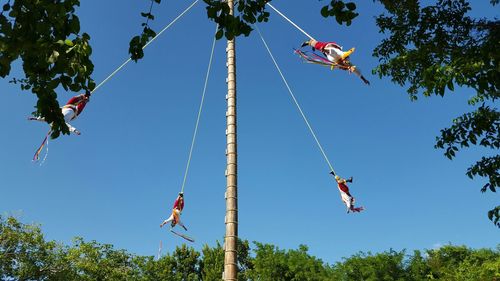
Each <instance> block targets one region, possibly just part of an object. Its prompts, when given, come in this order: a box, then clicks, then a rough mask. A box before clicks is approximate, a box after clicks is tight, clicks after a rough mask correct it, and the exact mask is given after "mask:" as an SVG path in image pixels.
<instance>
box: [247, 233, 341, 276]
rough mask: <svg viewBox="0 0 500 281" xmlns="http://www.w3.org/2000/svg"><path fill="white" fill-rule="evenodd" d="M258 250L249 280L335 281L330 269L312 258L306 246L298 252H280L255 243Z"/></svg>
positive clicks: (271, 247) (271, 246)
mask: <svg viewBox="0 0 500 281" xmlns="http://www.w3.org/2000/svg"><path fill="white" fill-rule="evenodd" d="M254 244H255V246H256V249H255V250H254V251H255V254H256V256H255V259H254V260H253V269H251V270H249V273H248V277H249V280H276V281H295V280H297V281H298V280H304V281H316V280H318V281H319V280H325V281H326V280H333V279H332V278H331V276H330V268H329V267H328V266H327V265H325V264H324V263H323V262H322V261H321V260H319V259H317V258H315V257H313V256H310V255H309V254H308V253H307V251H308V248H307V246H305V245H300V246H299V249H298V250H289V251H285V250H280V249H279V248H277V247H276V246H273V245H270V244H262V243H258V242H254Z"/></svg>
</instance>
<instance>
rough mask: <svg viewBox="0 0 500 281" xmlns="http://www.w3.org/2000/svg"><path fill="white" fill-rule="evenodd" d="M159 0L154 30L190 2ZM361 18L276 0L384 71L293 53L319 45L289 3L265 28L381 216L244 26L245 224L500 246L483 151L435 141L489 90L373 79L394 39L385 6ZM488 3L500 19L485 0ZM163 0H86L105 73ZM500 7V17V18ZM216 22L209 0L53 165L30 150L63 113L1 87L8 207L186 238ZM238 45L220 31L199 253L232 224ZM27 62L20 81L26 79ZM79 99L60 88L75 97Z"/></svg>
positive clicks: (291, 242) (62, 97) (319, 246)
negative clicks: (416, 92)
mask: <svg viewBox="0 0 500 281" xmlns="http://www.w3.org/2000/svg"><path fill="white" fill-rule="evenodd" d="M162 2H163V3H162V4H161V5H160V6H158V5H155V7H154V10H153V13H154V14H155V16H156V19H155V21H154V22H153V23H152V25H153V27H154V28H155V29H156V30H160V29H161V28H162V27H164V26H165V25H167V24H168V23H169V22H171V21H172V19H174V18H175V17H176V16H177V15H179V14H180V13H181V12H182V10H184V9H185V8H186V7H187V6H188V5H189V4H190V3H191V1H162ZM357 2H358V9H359V13H360V16H359V17H358V18H357V19H356V20H355V21H354V22H353V24H352V26H350V27H348V28H347V27H345V26H339V25H338V24H337V23H336V22H335V21H334V20H333V19H332V18H329V19H324V18H322V17H321V16H320V14H319V11H320V9H321V6H322V5H326V4H327V1H305V0H300V1H295V0H294V1H273V4H274V6H275V7H277V8H278V9H280V10H281V11H282V12H283V13H285V14H286V15H287V16H288V17H289V18H291V19H292V20H293V21H295V22H296V23H297V24H298V25H299V26H301V27H302V28H303V29H304V30H305V31H307V32H308V33H309V34H311V35H312V36H313V37H315V38H316V39H318V40H323V41H336V42H338V43H339V44H340V45H343V46H344V49H348V48H350V47H356V52H355V53H354V54H353V55H352V61H353V62H355V63H356V64H358V65H359V66H360V67H361V68H362V69H363V70H364V73H365V76H366V77H367V78H368V79H369V80H370V81H371V83H372V84H371V86H366V85H364V84H363V83H362V82H361V80H359V78H357V77H356V76H354V75H349V74H348V73H345V72H342V71H337V70H334V71H330V70H329V69H328V68H324V67H321V66H317V65H309V64H305V63H303V62H301V60H300V59H299V57H297V56H296V55H294V54H293V48H296V47H298V46H300V44H301V43H302V42H303V41H304V40H305V39H307V38H306V37H305V36H304V35H303V34H302V33H301V32H300V31H298V30H297V29H295V28H294V27H293V26H291V25H290V24H289V23H288V22H286V21H285V20H284V19H283V18H281V17H280V16H279V15H277V14H276V13H274V12H273V11H271V10H270V12H271V19H270V22H269V23H267V24H261V25H260V29H261V31H262V33H263V35H264V37H265V39H266V40H267V42H268V44H269V47H270V48H271V51H272V52H273V54H274V56H275V57H276V60H277V61H278V64H279V65H280V67H281V68H282V70H283V73H284V75H285V77H286V78H287V79H288V82H289V84H290V87H291V88H292V90H293V92H294V94H295V95H296V96H297V99H298V100H299V102H300V103H301V106H302V108H303V110H304V112H305V114H306V115H307V117H308V118H309V121H310V122H311V125H312V126H313V128H314V129H315V131H316V133H317V136H318V138H319V140H320V142H321V144H322V145H323V147H324V149H325V151H326V153H327V155H328V157H329V159H330V161H331V162H332V164H333V167H334V168H335V170H336V171H337V172H338V173H339V174H340V175H342V176H344V177H349V176H354V183H353V184H351V185H350V187H351V193H352V194H353V195H354V196H355V197H356V199H357V203H358V204H359V205H363V206H365V208H366V211H365V212H363V213H360V214H346V212H345V207H344V205H343V203H342V202H341V201H340V197H339V193H338V190H337V188H336V184H335V182H334V181H333V179H332V177H331V176H330V175H329V174H328V172H329V168H328V165H327V164H326V162H325V161H324V159H323V157H322V155H321V153H320V151H319V150H318V148H317V146H316V144H315V142H314V139H313V138H312V136H311V135H310V133H309V131H308V129H307V127H306V125H305V123H304V122H303V120H302V118H301V116H300V114H299V112H298V111H297V109H296V108H295V106H294V104H293V102H292V100H291V98H290V96H289V94H288V92H287V89H286V87H285V85H284V84H283V82H282V80H281V78H280V76H279V74H278V73H277V71H276V69H275V68H274V65H273V63H272V61H271V59H270V57H269V55H268V53H267V51H266V50H265V48H264V46H263V44H262V42H261V40H260V37H259V36H258V33H257V32H255V33H253V34H252V36H250V37H247V38H244V37H241V38H238V39H237V42H236V46H237V51H236V53H237V79H238V80H237V92H238V122H239V123H238V141H239V143H238V154H239V171H238V172H239V178H238V181H239V182H238V188H239V190H238V192H239V236H240V237H241V238H243V239H248V240H250V241H259V242H264V243H272V244H274V245H277V246H278V247H280V248H282V249H290V248H297V247H298V245H299V244H306V245H308V246H309V247H310V253H311V254H313V255H315V256H317V257H319V258H321V259H323V260H324V261H326V262H329V263H333V262H336V261H340V260H341V258H342V257H348V256H350V255H352V254H355V253H356V252H358V251H371V252H379V251H384V250H389V249H390V248H393V249H396V250H401V249H408V250H410V251H411V250H413V249H429V248H433V247H437V246H439V245H443V244H447V243H452V244H465V245H467V246H470V247H474V248H478V247H496V246H497V244H498V243H499V242H500V239H499V230H498V229H497V228H496V227H494V226H493V224H492V223H491V222H490V221H489V220H488V219H487V217H486V212H487V211H488V210H489V209H491V208H492V207H494V206H496V205H497V204H498V195H496V194H492V193H487V194H481V193H480V191H479V189H480V187H481V186H482V185H483V184H484V183H485V181H484V180H482V179H478V180H475V181H472V180H470V179H469V178H468V177H467V176H466V175H465V171H466V169H467V167H469V166H470V165H471V164H472V163H474V162H475V161H476V160H478V159H479V158H480V157H481V155H483V153H492V152H491V151H480V150H478V149H469V150H465V151H463V152H460V153H459V154H458V157H457V158H456V159H455V160H453V161H449V160H448V159H447V158H445V157H444V156H443V154H442V151H439V150H436V149H434V148H433V146H434V143H435V137H436V136H437V135H438V134H439V130H440V129H442V128H445V127H447V126H449V125H450V124H451V120H452V119H453V118H454V117H457V116H459V115H461V114H463V113H464V112H467V111H470V110H472V109H473V108H472V107H470V106H468V105H467V102H466V101H467V99H468V98H470V97H471V96H472V95H473V94H474V92H473V91H472V90H470V89H458V90H457V91H456V92H455V93H453V94H449V95H447V96H445V97H444V98H441V97H432V98H421V99H419V101H418V102H411V101H410V100H409V98H408V96H407V94H406V92H405V89H404V88H401V87H399V86H397V85H394V84H392V83H391V82H390V80H388V79H379V78H378V77H376V76H374V75H372V74H371V69H373V68H374V67H375V66H376V65H377V59H375V58H373V57H372V56H371V53H372V50H373V49H374V47H375V46H376V45H377V44H378V42H379V41H380V40H381V38H383V35H381V34H379V33H378V29H377V27H376V25H375V24H374V16H375V15H377V14H378V13H380V11H381V7H380V6H379V4H377V3H373V2H372V1H357ZM482 2H484V3H483V4H476V5H477V6H474V7H475V10H474V11H473V12H474V15H487V16H495V14H494V12H493V11H492V10H493V9H491V7H490V6H489V4H488V3H487V1H482ZM148 5H149V4H148V1H128V2H127V4H125V5H124V4H123V1H118V0H112V1H111V0H110V1H97V0H90V1H82V5H81V7H80V8H79V9H78V11H77V14H78V15H79V17H80V20H81V26H82V31H85V32H87V33H89V34H90V35H91V44H92V47H93V54H92V59H93V62H94V64H95V72H94V79H95V80H96V82H98V83H99V82H100V81H102V80H103V79H104V78H105V77H106V76H107V75H108V74H110V73H111V72H112V71H113V70H115V69H116V68H117V67H118V66H119V65H120V64H121V63H122V62H123V61H124V60H125V59H126V58H127V56H128V54H127V50H128V42H129V41H130V39H131V37H132V36H134V35H136V34H138V33H139V32H140V29H141V26H140V24H141V22H142V19H141V17H140V12H141V11H145V10H147V8H148V7H149V6H148ZM497 15H498V14H497ZM214 30H215V25H214V23H213V22H210V21H208V20H207V18H206V11H205V7H204V3H203V2H202V1H200V3H198V4H197V5H196V6H195V7H194V8H193V9H192V10H190V12H189V13H187V14H186V15H185V16H184V17H182V18H181V19H180V20H179V21H178V22H177V23H175V24H174V25H173V26H172V27H171V28H170V29H168V30H167V31H166V32H165V33H164V34H162V35H161V37H159V38H158V39H157V40H156V41H155V42H154V43H152V44H151V45H150V46H149V47H148V48H147V49H146V52H145V53H146V57H145V59H143V60H141V61H140V62H139V63H137V64H136V63H130V64H128V65H127V66H126V67H125V68H124V69H122V70H121V71H120V72H119V73H118V74H117V75H116V76H114V77H113V78H112V79H111V80H109V81H108V82H107V83H106V84H104V85H103V86H102V87H101V88H100V89H98V91H96V92H95V94H94V95H93V97H92V100H91V102H90V103H89V104H88V105H87V107H86V108H85V111H84V112H83V114H82V115H80V117H79V118H78V119H77V120H76V121H75V122H73V125H74V126H75V127H76V128H78V129H79V130H80V131H81V132H82V135H81V136H63V137H60V138H58V139H57V140H55V141H52V142H50V144H49V149H50V152H49V155H48V158H47V161H46V162H45V163H44V165H43V166H39V165H37V164H34V163H32V162H31V157H32V155H33V153H34V151H35V149H36V148H37V146H38V145H39V144H40V142H41V141H42V139H43V136H44V134H45V133H46V131H47V124H44V123H38V122H29V121H27V120H26V117H27V116H29V114H30V112H32V111H33V106H34V105H35V103H36V98H35V96H34V95H32V94H31V93H28V92H22V91H21V90H20V89H19V88H18V87H16V86H15V85H12V84H9V83H8V80H9V79H4V80H1V81H0V93H1V94H0V128H1V137H0V147H1V149H0V160H1V161H0V213H1V214H3V215H6V214H14V215H16V216H18V217H19V218H20V219H21V220H22V221H23V222H26V223H29V222H37V223H40V224H42V228H43V231H44V233H46V236H47V238H48V239H54V240H58V241H62V242H64V243H70V242H71V239H72V238H73V237H75V236H82V237H84V238H85V239H86V240H97V241H99V242H101V243H110V244H113V245H115V246H116V247H117V248H124V249H127V250H128V251H130V252H132V253H136V254H141V255H154V254H155V253H156V251H157V249H158V244H159V241H160V240H162V241H163V246H164V247H163V250H164V251H169V252H170V251H171V250H173V249H174V248H175V247H176V246H178V245H181V243H183V240H182V239H180V238H179V237H175V236H173V235H171V234H170V233H169V232H168V231H167V229H160V228H159V224H160V223H161V221H162V220H163V219H164V218H165V217H167V216H168V215H169V213H170V211H171V208H172V203H173V200H174V199H175V197H176V195H177V193H178V192H179V191H180V187H181V183H182V179H183V175H184V169H185V165H186V162H187V157H188V152H189V146H190V144H191V137H192V133H193V130H194V125H195V121H196V114H197V110H198V106H199V102H200V97H201V93H202V89H203V83H204V80H205V73H206V69H207V65H208V60H209V55H210V47H211V44H212V34H213V32H214ZM225 48H226V43H225V41H223V40H221V41H219V42H217V45H216V50H215V57H214V62H213V66H212V71H211V76H210V80H209V84H208V89H207V95H206V101H205V108H204V110H203V113H202V118H201V123H200V128H199V132H198V139H197V143H196V146H195V149H194V153H193V158H192V161H191V168H190V173H189V175H188V179H187V183H186V187H185V198H186V206H185V209H184V212H183V220H184V222H185V224H186V225H187V227H188V228H189V234H190V235H191V236H193V237H194V238H195V239H196V243H195V244H191V245H192V246H194V247H195V248H196V249H198V250H199V249H201V247H202V246H203V245H204V244H209V245H214V244H215V241H216V240H219V241H221V240H222V239H223V236H224V231H225V226H224V214H225V200H224V191H225V177H224V170H225V165H226V159H225V154H224V150H225V126H226V124H225V122H226V120H225V111H226V101H225V94H226V91H227V88H226V87H227V86H226V83H225V77H226V67H225V63H226V61H225V60H226V59H225ZM19 71H20V68H19V64H17V65H16V67H15V68H14V71H13V73H12V74H13V76H17V77H20V72H19ZM71 95H72V94H71V93H65V92H60V93H59V101H60V103H65V102H66V101H67V100H68V99H69V98H70V96H71Z"/></svg>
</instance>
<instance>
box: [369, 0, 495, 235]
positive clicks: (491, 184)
mask: <svg viewBox="0 0 500 281" xmlns="http://www.w3.org/2000/svg"><path fill="white" fill-rule="evenodd" d="M380 2H381V3H382V4H383V5H384V7H385V8H386V11H387V14H383V15H380V16H379V17H378V18H377V19H376V22H377V25H378V27H379V28H380V32H382V33H385V34H387V35H388V38H386V39H384V40H382V42H381V43H380V45H379V46H377V47H376V48H375V50H374V52H373V55H374V56H375V57H378V58H379V60H380V65H379V66H378V67H377V68H376V69H375V70H374V73H377V74H378V75H379V76H380V77H383V76H388V77H391V80H392V81H393V82H394V83H396V84H399V85H401V86H409V87H408V89H407V92H408V94H409V96H410V98H411V99H412V100H416V99H417V97H418V94H419V93H420V92H422V94H423V95H424V96H431V95H438V96H444V95H445V93H446V92H447V91H450V92H453V91H454V88H455V85H458V86H460V87H464V88H469V89H471V90H473V91H475V93H476V94H475V96H474V97H472V98H471V99H470V100H469V104H470V105H471V106H475V109H474V110H473V111H472V112H469V113H466V114H464V115H462V116H460V117H457V118H456V119H454V120H453V124H452V126H451V127H450V128H446V129H443V130H441V135H440V136H439V137H437V141H436V145H435V147H436V148H441V149H445V155H446V157H448V158H449V159H452V158H453V157H455V153H456V152H457V151H459V149H463V148H467V147H469V146H472V145H477V146H482V147H486V148H490V149H493V150H496V151H498V149H499V148H500V112H498V110H497V108H495V107H493V106H492V105H493V104H494V102H495V101H496V100H497V99H498V98H499V97H500V92H499V87H500V85H499V82H500V72H499V60H500V53H499V52H498V43H499V42H500V22H499V21H498V20H497V19H493V20H488V19H475V18H472V17H470V16H468V15H467V12H469V11H470V10H471V7H470V4H469V1H465V0H438V1H437V2H436V4H435V5H429V6H426V7H421V5H420V1H418V0H404V1H385V0H380ZM498 2H499V1H498V0H493V1H491V3H492V5H495V4H498ZM499 169H500V155H499V154H498V153H496V155H492V156H484V157H482V159H481V160H479V161H478V162H476V163H475V164H474V165H472V166H471V167H470V168H469V169H468V170H467V176H469V177H470V178H474V177H476V176H480V177H486V178H487V179H488V182H487V183H486V184H485V185H484V186H483V187H482V189H481V191H482V192H485V191H486V190H488V189H489V190H490V191H493V192H495V191H496V188H497V187H498V186H499V184H500V174H499ZM488 217H489V218H490V220H493V222H494V223H495V224H496V225H497V226H499V227H500V221H499V220H500V206H497V207H495V208H494V209H493V210H490V211H489V212H488Z"/></svg>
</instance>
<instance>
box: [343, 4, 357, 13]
mask: <svg viewBox="0 0 500 281" xmlns="http://www.w3.org/2000/svg"><path fill="white" fill-rule="evenodd" d="M345 6H346V8H347V9H348V10H350V11H354V10H356V4H355V3H354V2H349V3H347V4H345Z"/></svg>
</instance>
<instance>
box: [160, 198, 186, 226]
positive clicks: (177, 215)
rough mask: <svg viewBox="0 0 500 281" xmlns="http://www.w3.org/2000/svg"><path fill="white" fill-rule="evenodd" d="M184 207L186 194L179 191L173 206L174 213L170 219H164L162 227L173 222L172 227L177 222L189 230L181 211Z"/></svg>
mask: <svg viewBox="0 0 500 281" xmlns="http://www.w3.org/2000/svg"><path fill="white" fill-rule="evenodd" d="M182 209H184V194H183V193H182V192H180V193H179V196H177V198H176V199H175V202H174V207H173V208H172V214H171V215H170V217H168V219H166V220H164V221H163V222H162V223H161V224H160V227H163V226H164V225H165V224H167V223H169V222H171V224H170V228H171V229H172V228H174V226H175V225H176V224H178V225H180V226H182V228H184V230H186V231H187V228H186V227H185V226H184V224H183V223H182V222H181V212H182Z"/></svg>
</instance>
